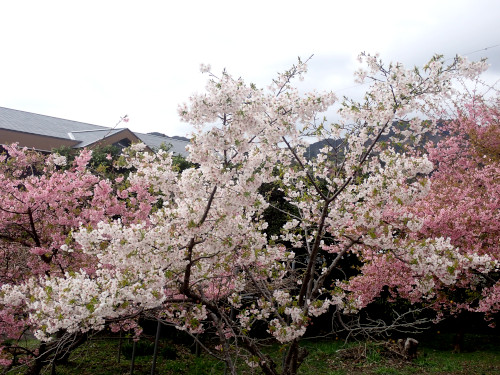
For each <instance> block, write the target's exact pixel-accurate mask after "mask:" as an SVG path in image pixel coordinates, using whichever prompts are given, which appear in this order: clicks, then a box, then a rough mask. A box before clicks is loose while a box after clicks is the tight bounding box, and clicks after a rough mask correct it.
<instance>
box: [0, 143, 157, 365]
mask: <svg viewBox="0 0 500 375" xmlns="http://www.w3.org/2000/svg"><path fill="white" fill-rule="evenodd" d="M3 151H4V152H3V154H2V155H1V156H0V181H1V183H0V259H1V261H0V267H1V272H0V285H2V292H1V293H2V295H3V294H4V293H7V294H8V293H9V290H10V288H12V287H14V286H20V285H24V284H25V283H33V285H40V283H41V279H43V278H61V277H62V278H64V275H65V274H66V273H72V272H75V271H78V270H84V272H86V273H87V274H94V273H95V272H96V270H97V269H96V263H97V262H98V260H97V259H95V258H94V257H92V256H89V255H87V254H84V253H82V252H80V251H72V252H66V251H61V249H62V248H63V247H64V246H68V245H72V246H73V244H74V241H73V239H72V237H71V233H72V230H74V229H76V228H79V227H80V226H86V227H87V228H91V227H93V226H97V224H98V223H99V222H102V221H108V220H111V219H112V218H113V217H119V218H120V220H121V221H122V222H123V223H131V222H135V221H147V219H148V214H149V212H150V211H151V207H152V204H153V203H154V201H155V198H153V197H152V196H151V194H149V192H148V191H147V188H146V189H144V186H142V185H135V186H134V185H131V184H125V183H123V182H122V183H120V182H121V181H120V178H117V179H116V180H115V181H113V183H112V182H111V181H110V180H106V179H103V178H101V177H99V176H98V175H96V174H93V173H90V170H89V169H88V164H89V161H90V160H91V154H92V153H91V151H88V150H84V151H82V152H81V153H80V154H79V155H78V156H77V157H76V159H75V160H74V162H73V163H72V164H71V165H67V160H66V157H65V156H61V155H59V154H52V155H50V156H48V157H47V156H45V155H43V154H40V153H38V152H34V151H29V150H27V149H21V148H19V147H17V146H15V145H12V146H4V150H3ZM42 284H43V282H42ZM18 297H21V296H18ZM28 312H29V311H28V310H26V305H25V301H23V300H22V299H18V300H17V301H16V303H6V304H2V308H1V309H0V332H1V334H2V337H3V338H4V339H5V340H10V341H11V343H10V344H9V346H8V347H4V354H5V355H6V357H5V359H4V360H3V361H4V362H3V363H4V364H6V365H10V364H12V363H11V360H10V358H11V357H12V355H14V357H15V356H16V355H17V354H19V355H21V354H22V355H24V356H26V355H28V357H31V358H37V359H38V360H35V361H34V362H33V366H31V369H30V371H31V370H33V371H34V372H37V371H38V369H39V368H40V366H41V364H42V362H43V361H44V360H45V359H46V357H47V356H49V355H52V354H53V353H52V352H53V345H52V346H51V347H47V345H45V344H42V345H41V346H40V347H39V348H37V349H36V350H37V353H35V351H34V350H33V349H28V348H27V347H26V346H23V345H22V340H21V339H22V337H23V335H24V334H26V333H27V332H29V331H30V330H31V329H32V319H33V317H30V316H29V315H28ZM54 314H56V315H57V310H56V311H54ZM56 318H57V317H56ZM12 340H14V343H15V344H12ZM80 342H81V340H76V341H74V342H72V343H71V344H70V346H71V345H73V346H75V345H77V344H78V343H80ZM60 349H61V350H62V351H63V352H64V350H66V349H68V347H67V346H66V347H65V346H64V345H62V347H61V348H60Z"/></svg>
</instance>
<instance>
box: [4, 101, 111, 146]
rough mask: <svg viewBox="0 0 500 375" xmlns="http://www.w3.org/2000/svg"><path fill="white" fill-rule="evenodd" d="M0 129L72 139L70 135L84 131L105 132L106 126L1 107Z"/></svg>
mask: <svg viewBox="0 0 500 375" xmlns="http://www.w3.org/2000/svg"><path fill="white" fill-rule="evenodd" d="M0 128H2V129H9V130H17V131H21V132H25V133H32V134H40V135H46V136H50V137H57V138H64V139H71V138H70V137H69V135H68V133H70V132H72V131H82V130H103V129H106V128H105V127H104V126H98V125H92V124H86V123H83V122H78V121H71V120H65V119H61V118H57V117H51V116H45V115H39V114H36V113H30V112H24V111H18V110H16V109H10V108H4V107H0Z"/></svg>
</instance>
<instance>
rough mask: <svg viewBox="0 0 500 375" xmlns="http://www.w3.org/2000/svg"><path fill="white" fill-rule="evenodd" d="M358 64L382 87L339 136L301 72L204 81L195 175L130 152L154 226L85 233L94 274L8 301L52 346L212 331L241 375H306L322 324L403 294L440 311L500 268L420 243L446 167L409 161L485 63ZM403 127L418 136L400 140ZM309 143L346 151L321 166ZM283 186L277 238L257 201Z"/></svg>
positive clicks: (70, 248)
mask: <svg viewBox="0 0 500 375" xmlns="http://www.w3.org/2000/svg"><path fill="white" fill-rule="evenodd" d="M360 59H361V61H362V62H364V63H365V65H366V68H365V69H363V70H360V71H358V72H357V77H358V80H359V81H360V82H365V81H369V82H370V87H369V88H368V90H367V93H366V95H365V98H364V100H363V101H362V102H357V101H353V100H347V99H346V100H344V102H343V103H342V105H341V110H340V111H339V113H340V115H341V116H342V118H341V120H340V121H339V122H338V123H336V124H329V123H328V122H327V121H326V120H325V121H322V120H319V119H320V118H321V116H320V114H321V113H322V112H324V111H326V110H327V109H328V108H329V107H330V106H331V105H333V104H334V103H335V101H336V97H335V95H334V94H333V93H329V92H326V93H317V92H310V93H307V94H304V95H301V94H300V93H299V90H298V89H297V88H296V87H294V86H293V85H292V80H293V79H294V78H297V77H298V78H301V77H302V76H303V75H304V73H305V72H306V64H304V63H302V62H301V61H299V63H298V64H297V65H295V66H293V67H292V68H291V69H290V70H289V71H287V72H285V73H283V74H280V75H278V77H277V78H276V79H275V80H274V81H273V82H272V83H271V85H270V86H269V87H268V88H267V89H265V90H264V89H259V88H257V87H255V85H247V84H245V82H244V81H243V80H242V79H234V78H233V77H231V76H230V75H229V74H227V73H226V72H224V73H223V74H222V75H221V76H220V77H217V76H215V75H214V74H213V73H211V71H210V68H209V67H207V66H203V67H202V70H203V71H204V72H207V73H209V74H210V80H209V81H208V83H207V87H206V92H205V93H202V94H196V95H193V96H192V97H191V98H190V102H189V104H184V105H181V106H180V108H179V113H180V116H181V118H182V119H183V120H185V121H187V122H189V123H191V124H192V125H193V127H194V132H193V134H192V141H191V145H190V150H189V151H190V156H189V160H190V161H191V162H192V163H194V164H195V165H196V167H193V168H188V169H186V170H184V171H182V172H179V171H178V170H176V168H174V167H173V164H172V157H171V155H169V154H168V153H165V152H160V153H158V154H155V155H152V154H148V153H137V152H136V150H134V149H132V150H131V151H130V153H128V154H125V155H124V156H123V158H122V163H123V166H125V167H134V170H133V172H132V173H131V174H130V175H129V177H128V181H129V183H131V184H134V185H137V186H143V187H146V186H147V188H148V191H150V192H151V193H152V194H154V195H155V196H156V197H158V198H159V200H160V201H161V202H162V206H161V207H160V208H158V209H157V210H155V211H154V212H151V213H150V214H149V216H148V217H147V220H141V221H137V222H126V221H125V220H115V221H110V220H104V221H100V222H99V223H97V224H96V225H92V226H89V225H83V226H80V229H79V230H78V231H74V232H72V236H71V238H72V240H74V242H71V243H69V244H62V245H60V246H59V247H58V248H57V249H58V250H57V251H58V252H62V253H69V254H72V253H74V252H77V251H79V252H81V254H82V256H84V257H85V256H88V257H90V258H91V259H93V260H95V262H94V263H93V264H92V265H93V267H92V269H91V270H87V269H85V268H80V269H78V270H77V269H75V270H72V272H64V273H63V272H61V273H59V274H56V273H52V274H49V275H44V276H43V277H38V278H27V279H24V280H23V282H21V283H19V282H18V283H5V284H4V285H3V286H2V295H1V299H0V302H1V303H3V304H4V305H6V306H11V307H12V308H22V309H23V310H24V311H26V313H27V314H29V323H30V325H31V328H32V329H33V330H34V332H35V334H36V336H37V337H38V338H40V339H41V340H46V341H47V340H48V341H50V340H51V339H52V338H53V337H55V336H56V335H58V334H61V333H62V334H64V335H69V334H71V333H75V332H88V331H90V330H99V329H102V328H103V327H104V326H105V324H107V323H108V322H112V321H114V320H120V319H124V318H126V317H129V316H134V315H138V314H143V315H147V316H151V317H154V318H155V319H159V320H161V321H165V322H168V323H170V324H175V325H176V326H177V327H178V328H180V329H183V330H186V331H188V332H190V333H192V334H196V333H199V332H203V331H204V330H207V329H213V330H214V331H215V333H216V334H217V335H218V338H219V340H220V345H219V346H217V347H216V348H210V347H206V348H205V349H206V350H208V351H209V352H210V353H211V354H212V355H214V356H216V357H218V358H220V359H221V360H223V361H225V363H226V364H227V366H228V369H229V370H230V372H231V373H232V374H236V373H237V369H238V364H239V363H240V362H241V361H240V359H241V358H243V359H244V360H245V361H246V363H247V364H248V365H249V366H255V367H260V369H261V371H262V372H263V373H265V374H269V375H271V374H272V375H277V374H296V373H297V370H298V368H299V366H300V364H301V363H302V361H303V360H304V358H305V357H306V355H307V351H306V350H305V349H304V348H302V347H301V346H300V340H301V338H302V337H303V336H304V334H305V333H306V331H307V328H308V326H309V324H310V321H311V319H313V318H314V317H317V316H321V315H323V314H325V313H327V312H331V311H333V310H337V311H339V312H346V313H350V312H356V311H359V310H360V309H362V308H364V307H365V306H366V305H367V304H368V303H369V302H370V301H371V300H373V298H375V297H376V296H377V295H378V294H379V293H380V290H381V289H382V288H383V287H384V286H385V285H388V284H391V283H396V282H398V286H401V290H402V293H404V294H405V297H406V298H408V299H410V300H411V301H421V300H422V299H426V298H427V299H428V298H434V297H435V294H436V290H435V287H436V285H439V284H444V285H454V284H456V283H459V282H460V281H461V280H463V278H464V277H465V275H469V274H470V273H475V274H480V275H486V274H488V273H490V272H491V271H492V270H494V269H496V267H497V260H496V259H495V258H493V257H491V256H490V255H489V254H485V253H481V252H477V251H476V252H475V251H471V252H470V253H467V254H464V253H462V252H460V251H458V250H457V249H456V246H454V245H453V243H452V242H451V239H449V238H444V237H441V236H437V237H434V236H433V235H432V234H430V235H429V236H428V237H427V236H426V237H423V236H421V229H422V226H423V222H424V219H422V218H421V217H419V216H418V215H417V214H415V213H413V212H411V210H410V209H409V208H410V207H412V206H413V205H414V204H415V202H417V201H419V200H421V199H424V197H425V196H426V195H427V194H428V193H429V191H430V189H431V187H430V183H429V182H428V179H427V178H425V177H424V176H427V175H429V173H431V172H432V170H433V168H434V167H433V164H432V162H431V161H430V160H429V158H428V157H427V156H425V155H423V156H416V155H415V154H412V153H411V152H407V153H402V152H396V151H395V146H396V145H397V144H399V143H403V144H411V142H418V140H419V138H420V137H421V136H422V135H424V134H425V133H426V132H428V131H432V130H433V129H434V128H435V126H436V121H435V120H434V119H433V117H432V116H433V115H434V114H436V113H440V108H443V106H446V104H447V101H448V100H452V99H453V98H454V97H456V95H458V92H457V91H456V89H455V88H454V86H453V82H454V80H455V79H474V78H476V77H477V76H478V75H479V74H480V73H481V72H482V71H483V70H484V69H485V63H484V62H478V63H469V62H467V61H466V60H465V59H462V58H457V59H455V60H454V61H453V62H452V63H451V64H449V65H446V64H445V63H444V62H443V60H442V59H441V58H439V57H435V58H433V59H432V60H431V61H430V62H429V64H427V65H426V66H425V67H424V68H423V69H422V70H419V69H416V68H415V69H406V68H404V66H403V65H401V64H390V65H389V66H386V65H384V64H382V62H381V61H380V60H379V59H378V57H377V56H370V55H366V54H363V55H361V57H360ZM422 116H427V118H429V117H430V118H431V121H422V120H421V119H422ZM400 121H407V122H408V124H409V125H408V126H409V129H408V130H401V129H399V128H398V127H396V126H395V125H394V124H395V123H397V122H400ZM394 133H395V135H394ZM311 136H314V137H318V138H319V139H333V140H336V141H335V142H332V146H327V147H325V148H323V149H322V150H321V152H320V153H319V155H318V156H317V157H316V158H315V159H313V160H308V159H307V158H306V157H305V149H306V147H307V138H309V137H311ZM381 138H384V139H385V141H384V142H383V143H382V142H381ZM410 151H411V150H410ZM271 182H272V183H275V184H277V185H279V188H280V190H281V192H282V194H283V196H284V199H286V201H287V202H288V203H289V205H290V207H293V209H292V210H290V211H288V212H286V214H287V217H288V220H287V222H286V224H285V225H284V226H283V228H282V231H281V233H280V234H279V235H273V236H269V238H268V236H267V235H266V229H267V227H268V223H267V222H265V221H264V220H263V212H264V210H265V209H266V208H267V207H269V205H271V204H272V202H269V201H268V200H267V199H266V197H265V196H264V195H262V194H260V193H259V191H260V190H259V188H260V187H261V186H262V185H263V184H265V183H271ZM277 208H279V207H277ZM300 252H303V254H299V253H300ZM347 255H349V256H353V257H356V258H357V259H359V261H360V262H361V263H362V264H363V266H362V267H361V269H360V273H359V275H357V276H356V277H353V278H342V277H336V276H335V277H333V275H338V274H339V272H338V271H339V270H340V271H342V267H346V266H349V265H346V264H345V262H343V259H344V257H346V256H347ZM387 264H391V265H393V268H392V272H389V271H388V268H387V267H385V265H387ZM378 269H383V270H386V275H385V279H384V280H385V281H380V280H378V279H377V278H376V276H378V274H377V272H376V271H377V270H378ZM332 278H333V280H332ZM403 281H406V284H404V283H403ZM403 285H404V287H403ZM262 324H263V325H265V326H266V328H267V331H268V333H269V335H271V336H272V337H274V338H275V339H276V341H277V342H278V343H280V344H281V345H283V353H284V358H283V361H282V364H281V365H280V364H278V363H276V362H275V361H274V360H273V359H272V358H270V357H269V356H268V355H266V354H265V352H263V351H262V350H261V348H260V346H259V342H258V340H257V338H256V337H255V336H254V335H252V332H253V331H252V330H253V329H254V328H255V326H256V325H262ZM200 344H203V343H200Z"/></svg>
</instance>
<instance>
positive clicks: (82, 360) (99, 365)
mask: <svg viewBox="0 0 500 375" xmlns="http://www.w3.org/2000/svg"><path fill="white" fill-rule="evenodd" d="M419 339H420V340H421V342H422V343H423V345H422V346H421V347H420V348H419V355H418V357H417V359H415V360H414V361H412V362H407V361H403V360H401V359H399V358H395V357H394V356H392V355H390V353H388V352H387V350H385V349H384V346H383V345H380V344H373V343H361V344H360V343H352V344H348V345H345V344H344V342H342V341H340V340H328V341H312V340H309V341H306V342H304V346H306V347H307V349H308V350H309V352H310V354H309V356H308V357H307V359H306V361H305V362H304V363H303V364H302V366H301V368H300V371H299V373H300V374H301V375H322V374H325V375H358V374H387V375H389V374H391V375H398V374H399V375H407V374H439V375H449V374H464V375H465V374H467V375H469V374H471V375H474V374H477V375H480V374H484V375H490V374H491V375H493V374H500V342H499V341H500V340H498V336H486V335H481V336H480V335H471V334H469V335H466V339H465V343H464V351H463V352H462V353H452V351H451V345H450V344H451V342H452V337H451V335H432V336H430V335H429V336H428V337H421V338H419ZM149 349H151V345H149V344H147V345H145V344H142V345H141V346H140V347H138V348H137V351H138V352H140V353H139V354H145V355H140V356H137V357H136V360H135V369H134V374H135V375H144V374H150V372H151V361H152V355H150V354H147V352H148V350H149ZM172 349H176V355H177V359H175V360H174V359H168V357H171V356H172ZM130 351H131V345H130V344H126V343H125V344H124V345H123V347H122V350H121V351H120V362H118V353H119V350H118V340H116V339H114V340H109V339H103V338H97V339H94V340H92V341H90V342H89V343H88V344H86V345H84V346H83V347H81V348H80V349H78V350H77V351H75V352H74V353H73V354H72V355H71V358H70V361H69V362H68V363H67V364H65V365H58V366H57V374H58V375H73V374H81V375H121V374H124V375H125V374H130V364H131V361H130V358H129V357H130V356H129V354H130ZM273 355H274V356H279V353H273ZM20 373H22V372H20V371H10V372H9V375H14V374H20ZM45 373H46V374H50V369H46V371H45ZM156 373H157V374H162V375H169V374H186V375H209V374H224V364H222V363H220V362H217V361H215V360H214V359H212V358H210V357H207V356H204V355H202V356H199V357H197V356H196V355H194V354H192V353H191V352H190V351H189V349H188V348H186V347H182V346H176V345H175V343H172V342H170V343H166V342H164V343H163V345H162V346H161V349H160V353H159V356H158V362H157V371H156ZM258 373H259V371H257V370H252V369H249V368H245V369H242V372H241V374H242V375H243V374H244V375H250V374H258Z"/></svg>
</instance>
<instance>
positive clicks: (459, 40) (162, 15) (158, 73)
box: [0, 0, 500, 136]
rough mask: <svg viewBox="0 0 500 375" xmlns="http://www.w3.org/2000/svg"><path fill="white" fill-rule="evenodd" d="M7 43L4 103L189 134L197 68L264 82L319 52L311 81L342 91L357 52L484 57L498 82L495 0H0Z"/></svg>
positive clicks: (418, 60)
mask: <svg viewBox="0 0 500 375" xmlns="http://www.w3.org/2000/svg"><path fill="white" fill-rule="evenodd" d="M0 38H1V54H0V106H2V107H8V108H13V109H19V110H23V111H28V112H35V113H40V114H44V115H50V116H55V117H61V118H66V119H70V120H75V121H82V122H88V123H92V124H96V125H104V126H114V124H115V123H116V122H117V121H118V120H119V118H120V117H121V116H123V115H125V114H128V116H129V118H130V122H129V123H128V124H127V126H128V127H129V128H130V129H132V130H133V131H139V132H151V131H158V132H162V133H165V134H167V135H170V136H172V135H186V134H188V133H189V131H190V127H189V125H188V124H185V123H182V122H181V121H180V120H179V119H178V116H177V105H178V104H179V103H181V102H184V101H186V100H187V99H188V97H189V95H190V94H191V93H193V92H196V91H198V92H200V91H202V90H203V87H204V84H205V80H206V79H207V76H206V75H202V74H201V73H200V72H199V66H200V63H209V64H211V65H212V67H213V70H214V71H215V72H219V71H222V69H223V68H227V70H228V72H229V73H231V74H233V75H235V76H242V77H243V78H244V79H245V80H246V81H247V82H254V83H256V84H258V85H260V86H265V85H267V84H268V83H269V82H270V80H271V79H272V78H273V77H274V75H275V73H276V72H277V71H283V70H284V69H286V68H288V67H289V66H290V65H291V64H293V63H294V62H295V61H296V58H297V56H301V57H303V58H307V57H308V56H310V55H311V54H314V57H313V59H312V61H311V63H310V64H309V72H310V73H309V74H308V76H307V77H306V81H305V85H307V87H308V88H317V89H320V90H327V89H329V90H333V91H336V92H338V94H339V95H351V94H352V95H354V94H356V91H358V92H359V90H360V88H359V87H358V88H354V89H353V88H351V87H352V86H353V85H354V84H353V76H352V73H353V72H354V70H355V69H357V67H358V65H357V61H356V56H357V55H358V54H359V52H361V51H366V52H371V53H374V52H379V53H380V54H381V57H382V59H384V60H385V61H396V60H397V61H400V62H403V63H405V64H408V65H411V66H412V65H421V64H423V63H425V62H426V61H428V59H429V58H430V57H431V56H432V55H433V54H434V53H441V54H444V55H445V56H446V57H453V56H454V55H456V54H462V55H464V54H469V55H468V56H469V58H471V59H479V58H481V57H488V58H489V62H490V64H491V68H490V72H489V73H488V76H487V79H488V80H491V81H492V82H493V81H495V80H497V79H499V78H500V1H499V0H470V1H469V0H450V1H448V0H418V1H405V0H396V1H383V0H377V1H372V0H366V1H361V0H344V1H336V0H329V1H328V0H325V1H319V0H318V1H315V0H308V1H295V0H287V1H282V0H276V1H273V0H264V1H261V0H253V1H238V0H232V1H231V0H228V1H222V0H212V1H206V0H205V1H202V0H199V1H194V0H193V1H189V0H182V1H180V0H179V1H167V0H165V1H153V0H150V1H148V0H142V1H127V0H120V1H112V0H98V1H93V0H81V1H77V0H73V1H69V0H65V1H51V0H44V1H40V0H38V1H23V0H16V1H7V0H0ZM487 47H491V48H489V49H487V50H484V49H485V48H487ZM476 51H477V52H476ZM471 52H474V53H471Z"/></svg>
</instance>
